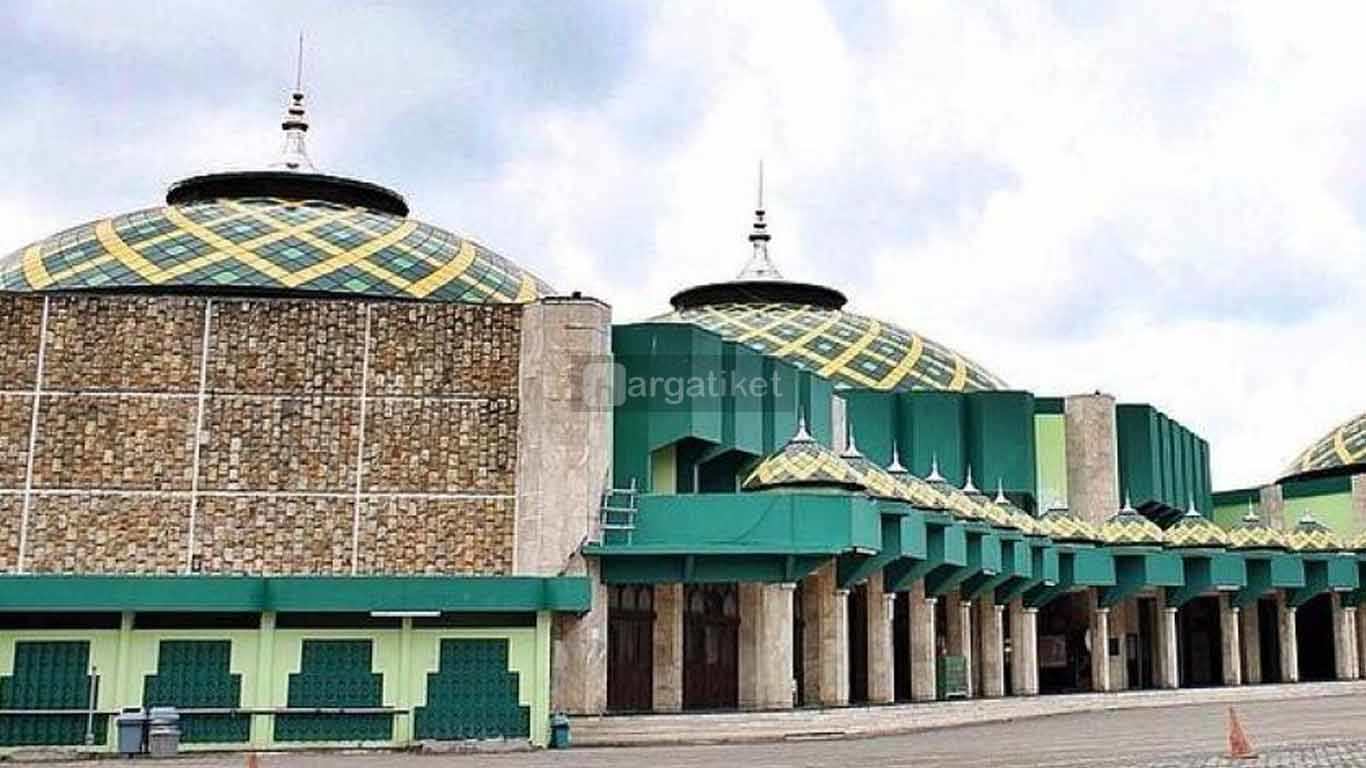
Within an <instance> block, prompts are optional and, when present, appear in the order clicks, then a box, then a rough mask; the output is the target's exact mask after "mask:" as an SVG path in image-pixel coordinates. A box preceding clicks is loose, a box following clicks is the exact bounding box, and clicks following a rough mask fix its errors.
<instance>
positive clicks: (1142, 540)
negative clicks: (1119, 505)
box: [1100, 501, 1167, 547]
mask: <svg viewBox="0 0 1366 768" xmlns="http://www.w3.org/2000/svg"><path fill="white" fill-rule="evenodd" d="M1166 538H1167V537H1166V536H1165V535H1164V534H1163V533H1162V529H1161V528H1158V527H1157V524H1156V523H1154V522H1153V521H1151V520H1149V519H1148V518H1146V517H1144V516H1143V515H1141V514H1139V513H1138V510H1136V509H1134V508H1133V507H1131V506H1129V504H1128V502H1127V501H1126V502H1125V504H1124V508H1123V509H1121V510H1119V512H1117V513H1116V514H1115V516H1114V517H1112V518H1110V519H1109V520H1106V521H1105V525H1102V526H1101V527H1100V540H1101V541H1103V542H1104V543H1106V544H1111V545H1113V546H1117V547H1160V546H1162V545H1163V544H1164V543H1165V542H1166Z"/></svg>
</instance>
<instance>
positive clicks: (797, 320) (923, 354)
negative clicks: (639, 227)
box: [656, 302, 1005, 392]
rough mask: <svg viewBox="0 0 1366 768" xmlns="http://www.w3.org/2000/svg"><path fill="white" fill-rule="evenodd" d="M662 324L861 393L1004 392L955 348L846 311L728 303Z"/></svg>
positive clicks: (674, 314) (668, 317) (676, 314)
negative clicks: (695, 331) (701, 332)
mask: <svg viewBox="0 0 1366 768" xmlns="http://www.w3.org/2000/svg"><path fill="white" fill-rule="evenodd" d="M656 320H660V321H667V322H683V323H691V324H693V325H697V326H699V327H702V328H705V329H707V330H709V331H712V332H713V333H716V334H717V335H719V336H721V337H722V338H725V339H727V340H729V341H734V342H736V343H740V344H744V345H745V346H748V347H750V348H752V349H754V350H756V351H758V352H761V353H764V354H767V355H772V356H774V357H778V358H781V359H783V360H787V361H788V362H790V363H793V364H794V365H798V366H800V367H802V368H806V369H809V370H812V371H815V372H816V373H818V374H819V375H821V376H823V377H825V378H828V379H831V380H833V381H836V382H840V383H844V384H848V385H850V386H855V387H861V388H867V389H879V390H894V389H936V390H948V391H955V392H961V391H976V390H991V389H1005V384H1004V382H1002V381H1001V380H1000V379H999V378H997V377H996V376H994V375H992V374H991V373H990V372H988V371H987V370H986V369H984V368H982V367H981V366H980V365H978V364H976V363H974V362H972V361H971V360H968V359H967V358H965V357H963V356H961V355H959V354H958V353H957V352H954V351H953V350H951V349H949V348H948V347H945V346H943V345H941V344H938V343H936V342H934V341H931V340H930V339H927V338H925V337H923V336H921V335H919V334H916V333H913V332H911V331H907V330H904V329H902V328H898V327H897V326H895V325H891V324H889V323H883V322H881V321H879V320H874V319H872V318H869V317H864V316H863V315H858V314H854V313H852V312H846V311H844V310H839V309H830V308H825V307H816V306H809V305H805V304H793V303H781V302H778V303H727V304H712V305H707V306H699V307H690V308H687V309H682V310H678V311H676V312H672V313H670V314H667V315H663V316H661V317H658V318H656Z"/></svg>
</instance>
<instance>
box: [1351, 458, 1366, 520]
mask: <svg viewBox="0 0 1366 768" xmlns="http://www.w3.org/2000/svg"><path fill="white" fill-rule="evenodd" d="M1352 511H1353V512H1355V513H1356V515H1355V517H1356V521H1357V528H1356V529H1357V530H1358V531H1366V472H1363V473H1362V474H1360V475H1352Z"/></svg>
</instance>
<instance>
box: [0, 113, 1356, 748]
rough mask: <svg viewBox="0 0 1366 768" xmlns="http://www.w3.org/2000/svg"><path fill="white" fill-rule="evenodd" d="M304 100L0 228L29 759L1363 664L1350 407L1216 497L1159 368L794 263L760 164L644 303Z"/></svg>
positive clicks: (497, 735) (358, 740)
mask: <svg viewBox="0 0 1366 768" xmlns="http://www.w3.org/2000/svg"><path fill="white" fill-rule="evenodd" d="M282 128H283V131H284V134H285V151H284V154H283V157H282V158H281V160H280V161H279V162H278V163H276V164H275V165H273V166H271V167H269V168H266V169H264V170H259V171H247V172H231V173H212V174H206V175H200V176H194V177H191V178H187V179H185V180H183V181H180V182H178V183H176V184H174V185H172V186H171V187H170V189H169V190H168V192H167V195H166V200H165V204H164V205H159V206H155V207H151V208H146V209H143V210H139V211H135V212H132V213H127V214H123V215H119V216H113V217H110V218H104V219H100V220H97V221H93V222H90V223H86V224H81V225H79V226H75V227H73V228H71V229H68V230H66V231H63V232H60V233H57V234H55V235H52V236H51V237H48V238H46V239H44V240H41V241H39V242H37V243H33V244H31V245H27V246H24V247H21V248H19V249H18V250H17V251H14V252H13V253H10V254H9V255H8V256H5V257H4V258H3V259H0V318H3V321H0V335H3V343H2V344H0V376H3V377H4V381H3V383H2V384H0V754H3V752H4V751H13V750H16V749H21V748H25V747H30V746H35V745H42V746H68V745H69V746H75V747H79V748H82V749H89V750H94V751H106V752H107V751H113V750H114V748H115V747H114V743H113V739H112V738H111V730H112V723H113V717H114V716H115V715H116V714H117V713H119V712H120V711H121V710H124V709H125V708H138V707H152V706H174V707H176V708H177V709H178V710H179V711H180V713H181V715H182V719H181V726H182V731H183V745H184V748H185V749H191V750H193V749H214V750H223V749H243V750H246V749H260V748H272V749H288V748H294V747H301V748H305V747H306V748H317V747H329V746H330V747H342V746H345V747H358V746H359V747H404V746H410V745H413V744H416V743H418V742H425V741H463V740H471V739H475V740H478V739H506V740H511V741H523V742H529V743H531V744H534V745H545V744H546V742H547V740H548V737H549V723H550V719H551V715H552V714H553V713H557V712H564V713H568V714H570V715H574V716H598V715H607V716H609V717H610V716H612V715H615V714H621V713H639V712H654V713H686V712H714V711H757V710H785V709H793V708H832V707H856V706H868V705H879V704H891V703H894V702H908V703H920V702H923V703H921V704H917V705H916V706H920V707H932V706H935V705H934V704H932V703H929V702H933V701H937V700H939V699H945V698H957V697H983V698H988V697H1002V696H1038V695H1053V694H1065V693H1069V692H1076V691H1092V692H1109V691H1121V690H1133V689H1145V688H1167V689H1171V688H1183V687H1195V686H1240V685H1255V684H1259V683H1269V682H1296V681H1300V680H1331V679H1337V680H1350V679H1356V678H1358V677H1360V671H1361V660H1362V658H1363V656H1366V642H1363V641H1366V631H1362V632H1359V631H1358V627H1357V616H1356V612H1357V609H1356V606H1357V603H1358V600H1359V598H1360V596H1361V566H1362V563H1363V562H1364V561H1366V535H1363V530H1364V529H1366V415H1363V416H1359V417H1357V418H1356V419H1355V420H1353V421H1349V422H1347V423H1346V424H1344V425H1343V426H1342V427H1339V428H1338V429H1335V430H1334V431H1333V432H1331V433H1330V434H1329V435H1327V436H1326V437H1325V438H1323V439H1322V440H1320V441H1319V442H1318V443H1316V444H1314V445H1313V446H1311V447H1309V448H1308V449H1306V450H1305V451H1304V452H1303V453H1302V454H1301V455H1300V457H1299V458H1297V459H1296V460H1295V461H1294V462H1293V464H1292V465H1291V466H1290V467H1288V468H1287V470H1286V472H1285V474H1284V476H1283V477H1281V478H1279V479H1275V480H1274V482H1269V483H1268V484H1267V485H1266V486H1265V487H1261V488H1251V489H1240V490H1230V491H1221V492H1217V493H1216V492H1214V490H1213V488H1212V486H1211V479H1210V472H1209V467H1210V450H1211V446H1210V445H1209V444H1208V443H1207V442H1206V441H1205V440H1204V439H1203V438H1202V437H1201V436H1200V435H1198V434H1196V433H1195V432H1193V431H1192V430H1190V429H1189V428H1188V427H1186V426H1183V425H1182V423H1181V422H1180V421H1178V418H1177V417H1176V416H1174V415H1169V414H1167V413H1164V412H1163V411H1162V410H1160V409H1159V408H1158V407H1156V406H1154V405H1152V404H1148V403H1144V402H1141V401H1129V400H1117V399H1116V398H1115V397H1113V396H1111V395H1108V394H1103V393H1086V394H1073V395H1061V394H1058V393H1040V392H1031V391H1029V390H1027V389H1022V388H1018V385H1017V386H1011V385H1009V384H1007V382H1005V381H1003V380H1002V379H1001V378H1000V377H998V376H996V375H995V374H993V373H992V372H991V371H990V370H989V369H988V368H987V367H985V366H983V365H981V364H979V363H977V362H975V361H973V360H969V359H968V358H966V357H964V356H963V355H961V354H959V353H958V352H956V351H954V349H953V348H952V347H950V346H947V345H945V344H943V343H940V342H937V341H934V340H931V339H929V338H926V337H924V336H922V335H920V334H918V333H916V332H914V331H913V330H910V329H906V328H902V327H899V326H898V325H896V324H894V323H890V322H886V321H884V320H881V319H877V318H872V317H867V316H864V315H860V314H856V313H854V312H852V311H849V310H847V309H846V308H845V305H846V301H847V299H846V297H845V295H844V294H843V293H841V292H840V291H839V290H837V289H835V288H833V287H829V286H823V285H814V284H809V283H804V282H801V281H797V280H792V279H788V278H785V277H784V276H783V275H782V274H781V273H780V271H779V270H778V269H777V268H776V267H775V265H774V261H773V260H772V259H771V258H770V254H769V246H770V238H771V235H770V231H769V228H768V222H767V221H766V220H765V214H766V212H765V210H764V209H763V203H762V197H761V198H760V203H759V206H758V210H756V211H755V220H754V224H753V229H752V231H751V233H750V234H749V241H750V249H751V251H752V254H751V256H750V260H749V262H748V263H747V265H746V266H745V267H744V269H743V270H742V271H741V272H740V274H739V276H738V277H737V278H736V279H734V280H729V281H721V282H711V283H706V284H702V285H697V286H693V287H689V288H685V289H683V290H681V291H679V292H678V293H677V294H676V295H675V296H674V297H673V299H672V307H671V308H669V309H668V310H667V311H664V308H661V312H662V313H661V314H659V315H658V316H656V317H654V318H652V319H649V320H647V321H644V322H635V323H625V324H614V323H613V321H612V316H611V310H610V308H609V306H608V304H606V303H604V302H603V301H599V300H596V299H593V298H588V297H584V296H582V295H580V294H578V293H562V292H560V291H557V290H556V289H554V288H552V287H551V286H550V285H549V284H548V283H546V282H545V281H544V280H542V279H540V278H539V277H537V276H536V275H534V274H532V273H531V272H529V271H527V270H525V269H523V268H522V267H520V266H518V265H517V264H516V263H514V262H513V261H511V260H509V259H506V258H504V257H502V256H500V255H498V254H497V253H495V252H494V251H492V250H490V249H488V248H487V247H485V246H484V245H482V244H479V243H476V242H473V241H472V240H469V239H466V238H464V237H461V236H459V235H456V234H453V233H451V232H449V231H447V230H444V229H441V228H439V227H437V226H433V225H431V224H427V223H424V222H421V221H418V220H417V219H414V218H411V217H410V216H409V209H408V203H407V202H406V200H405V199H404V198H403V197H402V196H401V195H400V194H398V193H397V192H395V191H393V190H391V189H388V188H386V187H383V186H380V185H377V184H372V183H369V182H365V181H360V180H356V179H351V178H345V177H341V176H334V175H328V174H324V173H320V172H319V171H317V170H316V169H315V168H314V166H313V163H312V161H311V160H310V158H309V155H308V152H307V150H306V146H305V137H306V135H307V131H308V129H309V123H308V121H307V119H306V116H305V110H304V95H303V93H302V92H295V93H294V94H293V95H292V97H291V99H290V101H289V104H288V107H287V112H286V115H285V119H284V121H283V123H282ZM608 298H610V297H608ZM699 382H706V383H707V385H706V386H697V387H694V386H693V384H696V383H699ZM718 382H719V385H717V383H718ZM641 383H644V384H645V386H638V385H640V384H641ZM655 384H660V385H661V386H654V385H655ZM674 385H677V386H674ZM1287 453H1289V452H1287ZM1363 629H1366V628H1363ZM914 711H915V707H908V708H907V712H908V713H912V714H907V715H906V716H907V717H913V716H914V715H913V712H914Z"/></svg>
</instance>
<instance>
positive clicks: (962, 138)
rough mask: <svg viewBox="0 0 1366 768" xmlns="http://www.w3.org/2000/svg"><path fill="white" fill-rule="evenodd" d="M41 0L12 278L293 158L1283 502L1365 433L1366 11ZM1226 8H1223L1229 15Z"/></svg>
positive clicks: (26, 70)
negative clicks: (35, 248) (879, 350)
mask: <svg viewBox="0 0 1366 768" xmlns="http://www.w3.org/2000/svg"><path fill="white" fill-rule="evenodd" d="M987 5H988V4H986V3H957V2H943V3H939V2H915V3H912V2H904V3H887V4H879V3H876V2H873V1H872V0H858V1H855V0H849V1H848V2H832V3H819V2H806V1H804V0H782V2H774V3H772V4H764V3H760V2H734V1H733V0H732V1H729V2H727V1H721V2H716V3H708V2H703V1H702V0H688V1H687V2H669V3H664V2H657V3H650V4H646V3H627V4H614V3H611V2H606V1H605V0H597V1H596V2H582V3H581V2H571V1H570V0H540V1H539V2H535V1H532V2H508V1H506V0H500V2H496V3H491V2H461V3H448V2H432V3H428V4H422V3H399V2H356V3H351V4H348V5H341V4H336V3H315V2H307V1H301V0H295V1H294V2H290V3H287V4H285V3H259V4H258V3H249V2H231V3H224V2H221V0H216V1H215V2H211V3H196V2H186V1H179V2H174V3H158V2H152V0H139V2H136V3H113V2H92V3H74V2H60V1H56V2H54V1H44V2H39V3H34V4H32V5H28V4H25V3H23V2H18V3H13V2H12V3H7V4H6V5H5V8H4V10H3V12H2V13H3V17H2V18H3V23H0V60H3V66H0V110H3V114H4V119H3V120H0V170H2V171H3V172H0V252H8V251H10V250H12V249H15V248H18V247H20V246H22V245H24V244H25V243H27V242H29V241H31V240H34V239H37V238H39V237H42V236H43V235H45V234H48V233H50V232H52V231H54V230H57V229H59V228H62V227H65V226H68V225H71V224H74V223H77V222H80V221H86V220H89V219H92V218H96V217H99V216H103V215H108V214H112V213H118V212H123V211H127V210H132V209H136V208H141V207H146V206H149V205H153V204H155V203H157V202H158V201H159V200H160V197H161V195H162V194H163V192H164V188H165V186H166V184H167V183H168V182H170V181H172V180H174V179H176V178H179V177H182V176H185V175H188V174H190V173H193V172H196V171H202V170H211V169H217V168H222V167H226V166H232V167H241V166H248V167H250V166H258V165H260V164H262V163H264V162H266V161H269V160H270V159H272V158H273V156H274V155H275V153H276V152H277V151H278V148H279V143H280V139H279V135H278V128H277V126H278V122H279V116H280V112H281V109H282V107H283V104H284V100H285V95H286V92H287V91H288V89H289V86H290V85H291V80H292V76H293V66H294V62H293V57H294V46H295V35H296V34H297V32H298V31H299V30H300V29H302V30H304V31H305V33H306V35H307V43H306V48H307V56H306V65H305V66H306V74H305V80H306V90H307V92H308V96H309V107H310V117H311V119H312V121H313V130H311V131H310V133H309V142H310V152H311V153H312V155H313V158H314V161H315V162H316V163H317V164H318V165H319V166H320V168H323V169H325V170H328V171H331V172H337V173H344V174H347V175H355V176H360V177H363V178H366V179H370V180H375V181H379V182H382V183H387V184H390V185H392V186H395V187H397V188H398V189H400V190H401V191H402V192H403V193H404V194H405V195H406V196H407V197H408V199H409V201H410V203H411V204H412V206H413V209H414V212H415V214H416V215H417V216H419V217H421V218H423V219H425V220H427V221H430V222H432V223H435V224H439V225H442V226H445V227H447V228H449V229H452V230H454V231H456V232H459V233H462V234H466V235H470V236H473V237H475V238H476V239H479V240H480V241H482V242H484V243H486V244H487V245H489V246H491V247H493V248H494V249H495V250H498V251H500V252H502V253H504V254H505V255H507V256H509V257H511V258H513V259H515V260H517V261H519V262H520V263H522V264H523V265H524V266H527V267H529V268H531V269H532V270H534V271H536V272H537V273H539V274H541V275H542V276H543V277H545V278H547V279H548V280H550V281H551V282H552V283H553V284H554V285H556V286H557V287H559V288H560V289H562V290H571V289H580V290H583V291H585V292H588V293H592V294H595V295H598V296H601V297H603V298H605V299H607V300H608V301H609V302H611V303H612V304H613V305H614V306H615V311H616V316H617V318H618V319H623V320H629V319H638V318H641V317H645V316H648V315H650V314H652V313H656V312H659V311H661V310H662V309H664V308H666V307H667V299H668V297H669V295H670V294H671V293H672V292H673V291H674V290H676V289H677V288H679V287H681V286H683V285H686V284H691V283H694V282H697V281H701V280H710V279H723V278H728V277H730V276H732V274H733V273H735V272H736V271H738V270H739V268H740V267H741V265H742V263H743V261H744V260H745V258H746V256H747V244H746V242H745V240H744V236H745V233H746V229H747V225H748V221H749V217H750V208H751V207H752V198H753V194H754V189H753V188H754V168H755V164H756V161H757V160H758V159H759V158H760V157H762V158H764V159H765V162H766V165H767V168H768V203H769V209H770V220H771V223H772V231H773V233H774V238H775V239H774V242H773V254H774V258H775V260H776V262H777V263H778V265H779V267H780V268H781V269H782V270H783V271H784V272H785V273H786V274H787V276H789V277H794V278H801V279H806V280H812V281H822V282H828V283H831V284H834V285H837V286H839V287H841V288H843V289H844V290H845V291H846V292H847V293H848V294H850V295H851V296H852V297H853V302H852V308H854V309H857V310H860V311H863V312H866V313H869V314H873V315H876V316H879V317H883V318H886V319H888V320H891V321H894V322H897V323H899V324H902V325H905V326H907V327H910V328H913V329H916V330H918V331H920V332H922V333H924V334H926V335H928V336H930V337H932V338H935V339H937V340H940V341H942V342H945V343H947V344H949V345H951V346H954V347H956V348H957V349H959V350H960V351H962V352H964V353H965V354H967V355H969V356H971V357H974V358H976V359H977V360H979V361H981V362H983V363H984V364H986V365H987V367H989V368H990V369H992V370H993V371H994V372H995V373H997V374H998V375H1000V376H1001V377H1003V378H1004V379H1006V380H1007V381H1008V382H1009V383H1010V384H1012V385H1013V386H1015V387H1020V388H1027V389H1030V390H1033V391H1035V392H1036V393H1040V394H1065V393H1075V392H1083V391H1091V390H1096V389H1101V390H1104V391H1107V392H1111V393H1113V394H1115V395H1117V396H1118V397H1119V398H1120V399H1121V400H1122V401H1131V402H1149V403H1152V404H1154V405H1156V406H1157V407H1159V408H1161V409H1162V410H1164V411H1165V412H1166V413H1168V414H1169V415H1171V416H1172V417H1173V418H1176V419H1177V420H1179V421H1181V422H1183V423H1184V424H1186V425H1188V426H1190V427H1191V428H1193V429H1194V430H1196V431H1197V432H1199V433H1200V434H1202V435H1204V436H1206V437H1207V438H1208V439H1209V440H1210V441H1211V443H1212V444H1213V462H1214V479H1215V483H1216V487H1223V488H1226V487H1232V486H1241V485H1251V484H1256V483H1260V482H1264V481H1266V480H1269V479H1271V478H1272V477H1273V476H1274V475H1275V474H1276V473H1277V471H1278V470H1279V469H1280V468H1281V466H1282V465H1284V464H1285V463H1286V462H1287V461H1288V460H1289V459H1290V458H1292V456H1293V454H1294V453H1296V452H1297V450H1298V449H1299V448H1300V447H1301V446H1303V445H1304V444H1306V443H1308V442H1309V441H1310V440H1312V439H1314V438H1316V437H1318V436H1319V435H1320V434H1321V433H1323V432H1325V431H1327V429H1328V428H1329V427H1330V426H1332V425H1333V424H1335V423H1337V422H1340V421H1342V420H1344V419H1346V418H1347V417H1348V416H1350V415H1352V414H1354V413H1358V412H1360V411H1361V410H1363V409H1366V394H1364V393H1363V383H1364V382H1366V341H1364V340H1366V310H1363V308H1362V303H1361V297H1362V296H1363V294H1366V88H1362V87H1361V86H1360V84H1359V82H1358V80H1359V78H1360V75H1361V73H1362V72H1366V46H1363V45H1362V44H1361V40H1360V34H1359V31H1360V29H1361V28H1362V26H1363V21H1366V19H1363V18H1361V16H1362V14H1363V9H1361V7H1360V6H1359V5H1344V6H1342V7H1339V8H1330V7H1329V6H1328V5H1327V4H1323V5H1318V4H1316V5H1313V6H1310V7H1308V8H1306V7H1304V6H1300V5H1297V4H1291V3H1284V2H1266V3H1254V2H1235V3H1228V4H1227V5H1223V4H1220V3H1215V2H1206V3H1198V4H1197V3H1176V2H1163V3H1153V4H1151V5H1148V6H1146V7H1144V6H1142V5H1140V4H1135V3H1121V2H1116V3H1113V4H1108V3H1102V2H1092V1H1091V0H1067V1H1066V2H1057V3H1042V4H1033V3H1028V2H1023V1H1018V2H1017V1H1015V0H1012V2H1009V3H1002V4H1001V5H1000V6H999V7H997V8H995V9H990V8H987V7H986V6H987ZM1195 6H1199V8H1198V9H1197V8H1196V7H1195Z"/></svg>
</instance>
